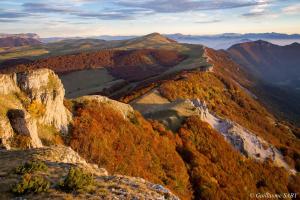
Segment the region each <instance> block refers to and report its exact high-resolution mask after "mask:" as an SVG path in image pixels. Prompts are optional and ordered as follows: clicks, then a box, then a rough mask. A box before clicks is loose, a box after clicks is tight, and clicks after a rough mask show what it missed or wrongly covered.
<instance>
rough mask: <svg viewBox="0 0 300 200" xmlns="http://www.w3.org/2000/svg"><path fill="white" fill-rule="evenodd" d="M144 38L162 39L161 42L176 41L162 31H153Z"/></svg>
mask: <svg viewBox="0 0 300 200" xmlns="http://www.w3.org/2000/svg"><path fill="white" fill-rule="evenodd" d="M143 38H144V39H151V40H156V41H160V42H164V43H175V42H176V41H175V40H172V39H170V38H168V37H166V36H164V35H162V34H160V33H156V32H155V33H151V34H148V35H145V36H144V37H143Z"/></svg>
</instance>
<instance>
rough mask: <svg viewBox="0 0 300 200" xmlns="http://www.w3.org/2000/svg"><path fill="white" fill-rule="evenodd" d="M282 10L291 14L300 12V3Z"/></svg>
mask: <svg viewBox="0 0 300 200" xmlns="http://www.w3.org/2000/svg"><path fill="white" fill-rule="evenodd" d="M282 12H283V13H284V14H289V15H293V14H299V13H300V4H295V5H291V6H287V7H285V8H283V9H282Z"/></svg>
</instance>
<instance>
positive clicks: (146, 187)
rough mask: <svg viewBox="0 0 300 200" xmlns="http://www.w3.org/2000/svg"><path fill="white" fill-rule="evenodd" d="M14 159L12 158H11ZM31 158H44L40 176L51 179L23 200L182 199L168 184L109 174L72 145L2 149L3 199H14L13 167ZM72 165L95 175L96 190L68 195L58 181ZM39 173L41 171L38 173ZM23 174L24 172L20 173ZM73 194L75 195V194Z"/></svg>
mask: <svg viewBox="0 0 300 200" xmlns="http://www.w3.org/2000/svg"><path fill="white" fill-rule="evenodd" d="M12 158H13V159H12ZM28 161H42V162H44V163H45V165H46V166H47V168H48V170H46V171H43V172H41V173H40V174H39V175H40V176H43V177H45V178H46V179H47V180H49V181H50V184H51V186H50V188H51V189H49V191H48V192H44V193H34V194H30V193H29V194H28V193H27V194H24V195H21V196H19V197H18V198H20V199H50V198H51V199H145V200H151V199H157V200H159V199H161V200H179V198H178V197H177V196H175V195H174V194H172V193H171V192H170V191H169V190H168V189H166V188H165V187H163V186H161V185H158V184H154V183H151V182H148V181H146V180H144V179H142V178H138V177H130V176H122V175H109V174H108V172H107V171H106V170H105V169H101V168H98V167H97V166H96V165H93V164H90V163H87V162H86V161H85V160H84V159H83V158H81V157H80V156H79V155H78V154H77V153H76V152H74V151H73V150H72V149H71V148H69V147H65V146H51V147H45V148H35V149H28V150H22V151H7V150H2V151H1V150H0V162H1V163H5V164H3V165H0V176H1V179H0V199H4V200H6V199H14V198H15V196H14V195H13V194H12V193H11V186H12V185H14V184H15V183H17V182H18V181H19V179H20V177H18V175H17V174H14V173H13V172H12V169H15V168H16V167H19V166H21V165H23V164H24V163H25V162H28ZM71 167H77V168H81V169H82V170H84V171H85V172H86V173H91V174H93V179H94V182H95V189H94V192H93V193H87V192H86V193H85V192H81V193H80V195H75V194H68V193H65V192H64V191H61V190H59V189H58V187H57V184H58V183H59V182H60V181H62V180H63V178H64V177H65V176H66V175H67V174H68V170H69V169H70V168H71ZM36 173H38V172H36ZM20 176H21V175H20ZM73 195H74V196H73Z"/></svg>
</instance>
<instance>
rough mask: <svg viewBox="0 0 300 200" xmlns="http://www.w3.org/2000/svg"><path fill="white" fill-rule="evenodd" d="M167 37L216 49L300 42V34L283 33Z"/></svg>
mask: <svg viewBox="0 0 300 200" xmlns="http://www.w3.org/2000/svg"><path fill="white" fill-rule="evenodd" d="M167 37H169V38H171V39H173V40H176V41H178V42H183V43H191V44H203V45H205V46H207V47H210V48H214V49H227V48H229V47H231V46H232V45H234V44H238V43H243V42H249V41H256V40H265V41H268V42H271V43H273V44H277V45H288V44H291V43H293V42H300V34H292V35H288V34H282V33H246V34H237V33H224V34H217V35H182V34H170V35H167Z"/></svg>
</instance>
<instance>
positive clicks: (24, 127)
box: [7, 109, 43, 148]
mask: <svg viewBox="0 0 300 200" xmlns="http://www.w3.org/2000/svg"><path fill="white" fill-rule="evenodd" d="M7 116H8V118H9V121H10V124H11V127H12V129H13V130H14V132H15V134H18V135H24V136H27V137H29V138H30V139H31V142H30V147H32V148H38V147H42V146H43V145H42V142H41V140H40V138H39V136H38V132H37V124H36V120H35V119H34V118H31V117H30V115H29V114H28V113H26V111H24V110H17V109H16V110H9V111H8V113H7Z"/></svg>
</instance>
